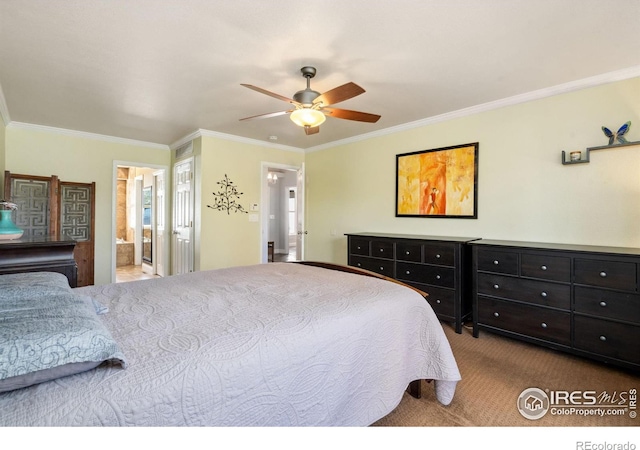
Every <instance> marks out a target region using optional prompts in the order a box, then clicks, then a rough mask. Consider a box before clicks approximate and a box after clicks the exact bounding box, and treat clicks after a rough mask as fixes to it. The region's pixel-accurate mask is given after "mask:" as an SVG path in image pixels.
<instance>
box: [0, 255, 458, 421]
mask: <svg viewBox="0 0 640 450" xmlns="http://www.w3.org/2000/svg"><path fill="white" fill-rule="evenodd" d="M76 291H77V292H81V293H82V294H85V295H91V296H94V297H95V298H96V299H98V300H99V301H100V302H102V303H103V304H105V305H107V306H108V307H109V309H110V312H109V313H108V314H106V315H103V316H100V317H101V318H102V320H104V322H105V324H106V325H107V327H108V328H109V329H110V331H111V333H112V335H113V337H114V338H115V340H116V341H117V342H118V344H119V345H120V347H121V349H122V351H123V353H124V354H125V355H126V357H127V360H128V363H129V367H128V368H127V369H122V368H120V367H118V366H114V367H105V366H100V367H98V368H96V369H93V370H90V371H88V372H84V373H81V374H78V375H73V376H70V377H65V378H61V379H58V380H54V381H51V382H47V383H43V384H40V385H37V386H32V387H29V388H25V389H19V390H16V391H12V392H8V393H4V394H0V425H3V426H32V425H47V426H62V425H89V426H99V425H107V426H131V425H136V426H183V425H192V426H274V425H277V426H360V425H369V424H371V423H373V422H375V421H376V420H378V419H380V418H382V417H384V416H385V415H387V414H388V413H389V412H391V411H392V410H393V409H394V408H395V407H396V406H397V405H398V403H399V402H400V400H401V398H402V395H403V393H404V391H405V389H406V387H407V384H408V383H409V382H410V381H412V380H416V379H434V380H436V381H435V383H434V384H435V386H434V388H435V389H436V395H437V398H438V400H439V401H440V402H441V403H443V404H449V402H450V401H451V400H452V398H453V395H454V392H455V387H456V383H457V381H458V380H459V379H460V373H459V371H458V368H457V365H456V362H455V360H454V357H453V354H452V352H451V349H450V346H449V343H448V341H447V339H446V337H445V334H444V332H443V330H442V325H441V324H440V323H439V321H438V320H437V318H436V316H435V314H434V313H433V311H432V309H431V308H430V307H429V305H428V303H427V302H426V301H425V300H424V299H423V298H422V297H421V296H420V295H419V294H417V293H416V292H414V291H412V290H410V289H407V288H405V287H402V286H399V285H396V284H394V283H390V282H387V281H382V280H378V279H375V278H370V277H363V276H360V275H354V274H349V273H343V272H336V271H332V270H327V269H321V268H317V267H310V266H303V265H299V264H291V263H271V264H262V265H256V266H248V267H235V268H229V269H220V270H215V271H204V272H194V273H191V274H188V275H180V276H173V277H167V278H162V279H154V280H146V281H137V282H131V283H120V284H110V285H104V286H92V287H86V288H78V289H77V290H76Z"/></svg>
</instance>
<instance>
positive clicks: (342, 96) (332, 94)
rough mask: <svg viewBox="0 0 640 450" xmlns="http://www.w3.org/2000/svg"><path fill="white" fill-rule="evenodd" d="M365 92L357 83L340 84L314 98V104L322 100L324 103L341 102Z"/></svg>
mask: <svg viewBox="0 0 640 450" xmlns="http://www.w3.org/2000/svg"><path fill="white" fill-rule="evenodd" d="M363 92H364V89H362V88H361V87H360V86H358V85H357V84H355V83H351V82H349V83H347V84H343V85H342V86H338V87H337V88H334V89H331V90H330V91H327V92H325V93H324V94H320V95H319V96H318V97H316V98H315V99H314V100H313V103H314V104H317V103H320V102H322V103H323V104H324V105H333V104H335V103H340V102H343V101H345V100H349V99H350V98H353V97H355V96H357V95H360V94H362V93H363Z"/></svg>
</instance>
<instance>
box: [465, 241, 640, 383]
mask: <svg viewBox="0 0 640 450" xmlns="http://www.w3.org/2000/svg"><path fill="white" fill-rule="evenodd" d="M470 246H471V247H472V261H473V269H472V270H473V292H474V301H473V335H474V336H475V337H478V335H479V331H480V330H487V331H491V332H495V333H499V334H502V335H505V336H509V337H512V338H516V339H521V340H524V341H527V342H530V343H535V344H539V345H543V346H546V347H550V348H554V349H556V350H561V351H566V352H569V353H572V354H576V355H580V356H584V357H588V358H592V359H596V360H599V361H601V362H604V363H608V364H612V365H617V366H621V367H624V368H628V369H632V370H636V371H637V370H640V350H639V348H640V347H639V344H638V342H640V286H639V280H640V249H638V248H621V247H596V246H585V245H563V244H545V243H535V242H513V241H495V240H479V241H474V242H471V245H470Z"/></svg>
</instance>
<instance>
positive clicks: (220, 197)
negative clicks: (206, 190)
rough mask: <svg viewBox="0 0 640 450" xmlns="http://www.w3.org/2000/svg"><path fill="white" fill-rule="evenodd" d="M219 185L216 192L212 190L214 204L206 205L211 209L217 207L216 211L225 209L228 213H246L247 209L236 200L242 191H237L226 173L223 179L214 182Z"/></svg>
mask: <svg viewBox="0 0 640 450" xmlns="http://www.w3.org/2000/svg"><path fill="white" fill-rule="evenodd" d="M216 184H217V185H219V186H220V188H219V189H218V192H214V193H213V196H214V197H215V198H214V204H213V205H207V207H209V208H211V209H217V210H218V211H226V212H227V214H230V213H231V211H233V212H239V213H245V214H248V213H249V212H248V211H245V209H244V208H243V207H242V205H241V204H239V203H238V202H237V199H239V198H240V196H241V195H242V192H238V188H237V187H236V186H235V185H234V184H233V181H231V180H230V179H229V177H228V176H227V174H226V173H225V174H224V179H223V180H221V181H218V182H216Z"/></svg>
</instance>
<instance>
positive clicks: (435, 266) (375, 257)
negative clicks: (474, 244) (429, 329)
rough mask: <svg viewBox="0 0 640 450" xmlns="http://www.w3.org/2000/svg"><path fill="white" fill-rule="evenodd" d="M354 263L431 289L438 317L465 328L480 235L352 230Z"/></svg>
mask: <svg viewBox="0 0 640 450" xmlns="http://www.w3.org/2000/svg"><path fill="white" fill-rule="evenodd" d="M346 236H347V238H348V264H349V265H350V266H354V267H359V268H361V269H366V270H370V271H372V272H376V273H379V274H382V275H385V276H388V277H390V278H394V279H396V280H399V281H402V282H403V283H406V284H409V285H411V286H414V287H416V288H418V289H420V290H422V291H425V292H426V293H428V294H429V296H428V297H427V301H428V302H429V304H430V305H431V307H432V308H433V310H434V311H435V313H436V315H437V316H438V318H439V319H440V320H442V321H445V322H453V323H454V324H455V330H456V332H457V333H461V332H462V324H463V323H464V321H465V319H470V318H471V292H470V291H469V290H468V287H469V286H470V282H471V276H470V273H469V269H468V268H469V267H470V254H469V252H470V250H469V247H468V246H467V245H466V243H468V242H470V241H472V240H474V239H475V238H466V237H444V236H422V235H409V234H380V233H347V234H346Z"/></svg>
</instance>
